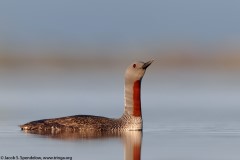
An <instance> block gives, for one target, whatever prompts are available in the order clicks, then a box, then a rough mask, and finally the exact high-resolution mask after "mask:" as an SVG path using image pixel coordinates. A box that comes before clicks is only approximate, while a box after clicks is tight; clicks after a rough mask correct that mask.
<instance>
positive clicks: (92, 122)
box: [20, 115, 121, 131]
mask: <svg viewBox="0 0 240 160" xmlns="http://www.w3.org/2000/svg"><path fill="white" fill-rule="evenodd" d="M20 127H21V129H22V130H69V131H71V130H72V131H77V130H114V129H115V128H118V127H121V122H120V119H112V118H106V117H101V116H92V115H74V116H68V117H61V118H54V119H42V120H38V121H32V122H29V123H26V124H24V125H21V126H20Z"/></svg>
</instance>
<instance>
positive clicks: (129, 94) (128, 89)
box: [124, 79, 142, 117]
mask: <svg viewBox="0 0 240 160" xmlns="http://www.w3.org/2000/svg"><path fill="white" fill-rule="evenodd" d="M124 92H125V94H124V100H125V108H124V113H125V114H128V115H131V116H134V117H142V111H141V79H140V80H135V81H127V80H125V86H124Z"/></svg>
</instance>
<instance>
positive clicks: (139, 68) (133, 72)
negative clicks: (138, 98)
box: [125, 60, 153, 82]
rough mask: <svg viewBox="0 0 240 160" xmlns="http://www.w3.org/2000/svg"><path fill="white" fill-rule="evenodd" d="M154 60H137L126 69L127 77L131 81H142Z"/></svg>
mask: <svg viewBox="0 0 240 160" xmlns="http://www.w3.org/2000/svg"><path fill="white" fill-rule="evenodd" d="M152 62H153V60H150V61H148V62H140V61H137V62H134V63H132V64H131V65H130V66H129V67H128V68H127V70H126V73H125V79H126V80H127V81H130V82H134V81H139V80H140V81H141V80H142V77H143V76H144V74H145V71H146V69H147V68H148V66H150V65H151V64H152Z"/></svg>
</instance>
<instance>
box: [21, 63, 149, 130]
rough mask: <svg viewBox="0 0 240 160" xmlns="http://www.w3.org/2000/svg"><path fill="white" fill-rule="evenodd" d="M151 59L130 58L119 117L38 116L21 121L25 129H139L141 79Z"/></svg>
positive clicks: (140, 117) (140, 124) (140, 125)
mask: <svg viewBox="0 0 240 160" xmlns="http://www.w3.org/2000/svg"><path fill="white" fill-rule="evenodd" d="M152 62H153V60H150V61H148V62H145V63H144V62H134V63H133V64H131V65H130V66H129V67H128V68H127V70H126V73H125V86H124V92H125V93H124V101H125V108H124V113H123V115H122V117H120V118H117V119H114V118H107V117H101V116H92V115H74V116H68V117H61V118H53V119H42V120H37V121H32V122H29V123H26V124H24V125H21V126H20V127H21V129H22V130H27V131H40V130H42V131H126V130H142V127H143V122H142V111H141V81H142V78H143V76H144V74H145V71H146V69H147V67H148V66H149V65H151V63H152Z"/></svg>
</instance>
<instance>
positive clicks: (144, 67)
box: [142, 60, 154, 69]
mask: <svg viewBox="0 0 240 160" xmlns="http://www.w3.org/2000/svg"><path fill="white" fill-rule="evenodd" d="M153 61H154V60H150V61H148V62H146V63H144V65H143V66H142V68H143V69H147V67H148V66H150V64H152V62H153Z"/></svg>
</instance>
